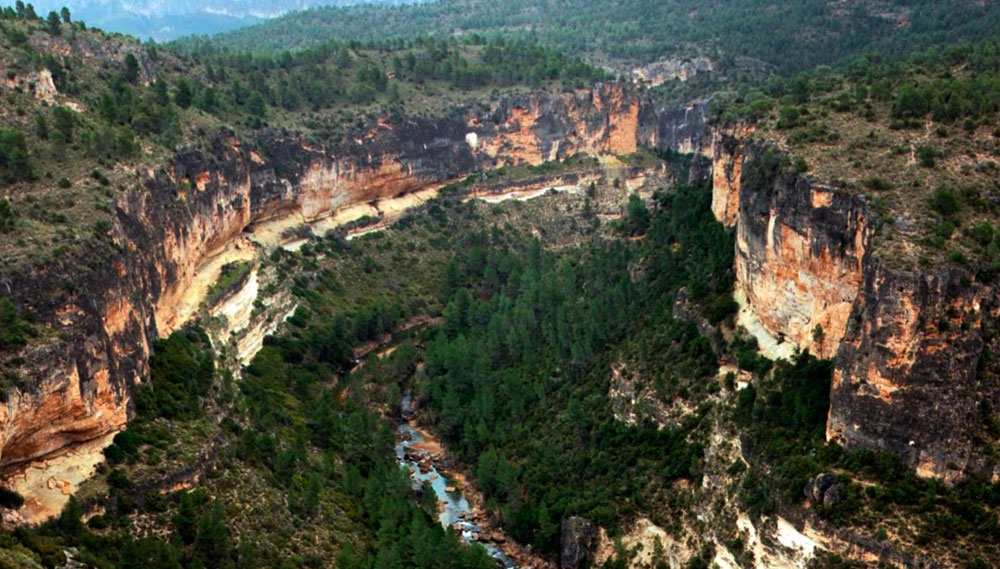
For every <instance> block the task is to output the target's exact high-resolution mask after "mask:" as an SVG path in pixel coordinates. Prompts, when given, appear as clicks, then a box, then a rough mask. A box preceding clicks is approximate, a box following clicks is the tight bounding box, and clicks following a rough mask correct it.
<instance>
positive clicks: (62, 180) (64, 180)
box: [59, 178, 73, 190]
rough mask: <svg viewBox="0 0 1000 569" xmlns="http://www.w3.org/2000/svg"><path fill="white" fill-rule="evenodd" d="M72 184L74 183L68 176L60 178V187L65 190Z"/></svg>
mask: <svg viewBox="0 0 1000 569" xmlns="http://www.w3.org/2000/svg"><path fill="white" fill-rule="evenodd" d="M72 185H73V183H72V182H70V181H69V179H67V178H59V187H60V188H62V189H64V190H65V189H66V188H69V187H71V186H72Z"/></svg>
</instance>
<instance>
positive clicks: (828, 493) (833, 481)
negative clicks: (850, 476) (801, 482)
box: [804, 472, 842, 508]
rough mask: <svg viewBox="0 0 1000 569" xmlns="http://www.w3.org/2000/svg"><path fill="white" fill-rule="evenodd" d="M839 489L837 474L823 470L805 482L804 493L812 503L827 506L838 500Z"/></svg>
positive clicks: (840, 487) (840, 489) (840, 488)
mask: <svg viewBox="0 0 1000 569" xmlns="http://www.w3.org/2000/svg"><path fill="white" fill-rule="evenodd" d="M841 491H842V486H841V484H840V481H839V479H838V478H837V475H836V474H834V473H832V472H824V473H823V474H820V475H819V476H817V477H816V478H813V479H812V480H811V481H809V482H808V483H807V484H806V487H805V490H804V493H805V495H806V498H808V499H809V501H810V502H812V503H813V504H814V505H823V507H826V508H829V507H831V506H833V505H834V504H836V503H837V502H838V501H839V499H840V494H841Z"/></svg>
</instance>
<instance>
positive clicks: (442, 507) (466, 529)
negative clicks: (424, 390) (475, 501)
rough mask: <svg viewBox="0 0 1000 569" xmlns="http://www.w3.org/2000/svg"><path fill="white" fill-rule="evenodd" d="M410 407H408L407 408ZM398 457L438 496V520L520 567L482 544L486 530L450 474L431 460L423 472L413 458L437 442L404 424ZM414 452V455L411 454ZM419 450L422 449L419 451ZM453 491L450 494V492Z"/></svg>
mask: <svg viewBox="0 0 1000 569" xmlns="http://www.w3.org/2000/svg"><path fill="white" fill-rule="evenodd" d="M407 399H409V395H407V397H406V398H404V405H406V403H407ZM406 408H407V407H406V406H404V409H406ZM396 441H397V442H396V458H397V459H398V460H399V463H400V464H401V465H402V466H404V467H405V468H406V469H407V470H408V471H409V472H410V476H411V478H413V479H414V480H416V481H419V482H420V483H421V484H422V483H423V482H429V483H430V486H431V488H433V490H434V494H435V495H436V497H437V500H438V504H439V509H438V511H439V512H440V513H439V515H438V519H439V520H440V522H441V525H443V526H444V527H446V528H447V527H454V528H455V529H456V530H459V531H461V533H462V540H463V541H465V543H467V544H472V543H478V544H480V545H482V546H483V548H484V549H486V552H487V553H489V554H490V555H491V556H492V557H493V558H494V559H496V560H497V561H499V562H500V563H502V564H503V566H504V567H506V568H507V569H514V568H516V567H517V565H516V564H515V563H514V562H513V560H511V559H510V557H508V556H507V555H506V554H505V553H504V552H503V551H501V550H500V548H499V547H497V546H496V545H495V544H493V543H489V542H485V541H480V539H479V536H480V532H482V530H483V527H482V526H481V525H480V524H478V523H475V521H473V520H475V518H476V515H475V512H474V511H473V508H472V506H471V505H470V504H469V501H468V500H466V498H465V496H463V495H462V491H461V486H462V485H461V483H460V482H458V481H455V480H452V479H450V478H449V477H448V476H447V475H446V474H443V473H441V472H438V470H437V468H436V467H435V466H434V465H433V463H431V461H429V460H425V461H422V462H423V472H422V471H421V465H420V464H419V463H418V462H417V460H415V459H413V458H412V457H413V456H415V454H416V453H415V452H414V451H417V452H420V451H422V450H423V447H424V446H426V445H433V446H437V443H436V442H434V441H428V440H427V438H426V437H425V436H424V435H423V433H421V432H420V431H419V430H417V429H415V428H413V426H412V425H410V424H409V423H402V424H400V425H399V428H398V429H397V431H396ZM407 449H410V452H407ZM418 449H419V450H418ZM449 490H450V491H449Z"/></svg>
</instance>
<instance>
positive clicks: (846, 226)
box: [712, 132, 1000, 480]
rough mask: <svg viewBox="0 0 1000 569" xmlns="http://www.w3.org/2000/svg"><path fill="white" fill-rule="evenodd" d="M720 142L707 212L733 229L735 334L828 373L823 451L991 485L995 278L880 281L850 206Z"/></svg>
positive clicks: (898, 276)
mask: <svg viewBox="0 0 1000 569" xmlns="http://www.w3.org/2000/svg"><path fill="white" fill-rule="evenodd" d="M727 136H731V134H729V133H728V132H721V133H716V135H715V137H714V138H713V140H714V141H719V140H723V141H726V140H730V142H726V143H723V144H722V145H718V144H713V152H712V159H713V163H714V165H715V169H714V171H713V179H714V187H713V209H714V211H715V215H716V217H717V218H718V219H719V220H720V221H722V222H724V223H727V224H731V223H735V225H736V237H737V239H736V255H735V261H734V262H735V268H736V275H737V285H736V287H737V290H736V296H737V298H738V299H740V300H743V301H745V303H746V311H747V313H748V314H749V315H750V318H748V319H747V320H746V321H745V320H744V319H743V318H742V313H741V323H742V324H745V325H746V326H747V328H748V329H751V332H755V333H756V335H758V336H759V339H761V340H762V342H761V344H762V345H766V344H767V342H768V341H770V342H772V344H774V345H778V346H779V347H780V346H784V347H786V348H788V349H787V350H784V351H780V350H778V351H777V352H776V353H778V354H779V355H780V354H782V353H783V354H786V355H787V354H789V353H791V352H792V351H794V348H795V347H798V348H802V349H809V351H810V352H811V353H813V354H817V355H819V356H821V357H828V358H830V357H832V358H834V359H835V372H834V384H833V390H832V393H831V408H830V414H829V420H828V424H827V436H828V438H829V439H831V440H835V441H837V442H839V443H841V444H843V445H844V446H846V447H847V448H849V449H856V448H874V449H883V450H888V451H891V452H893V453H895V454H897V455H899V456H901V457H903V458H904V459H905V460H907V461H908V462H909V463H910V464H912V465H913V466H914V467H916V468H917V471H918V473H920V474H921V475H923V476H936V477H942V478H945V479H946V480H954V479H956V478H958V477H961V476H962V475H964V474H973V473H975V474H987V475H992V476H994V477H995V476H996V473H997V467H996V459H991V458H989V457H987V456H985V455H984V454H983V452H982V449H983V448H984V447H985V444H984V443H986V442H990V443H995V442H996V441H995V438H996V437H995V436H992V435H989V434H988V433H989V428H988V426H989V425H990V424H991V421H992V420H993V417H994V415H993V413H994V410H995V409H997V408H998V405H1000V387H998V385H997V384H996V381H995V378H996V377H998V371H1000V365H998V364H997V363H996V360H995V358H993V357H992V354H994V353H998V352H997V350H1000V341H998V340H997V334H996V328H997V315H998V313H1000V303H998V301H997V298H998V296H997V293H998V285H997V282H996V279H995V277H992V276H987V275H977V274H975V273H973V272H971V271H969V270H965V269H959V268H942V269H927V270H919V271H916V272H908V271H905V270H901V269H895V268H892V267H890V266H889V265H887V264H886V263H884V262H883V261H882V260H881V259H879V258H878V257H877V256H876V255H874V254H873V253H872V252H871V241H872V239H873V237H874V234H875V231H874V227H873V225H872V223H871V221H870V216H869V213H868V207H867V204H866V202H865V200H864V198H863V197H862V196H855V195H851V194H848V193H845V192H842V191H838V190H837V189H834V188H830V187H826V186H823V185H822V184H819V183H817V182H815V181H813V180H810V179H809V178H808V177H807V176H803V175H800V174H797V173H795V172H794V171H792V170H791V168H790V167H789V166H788V165H787V164H786V165H784V166H783V165H782V160H781V159H780V154H778V153H775V152H773V151H768V150H767V147H768V145H767V144H766V143H762V142H753V141H750V142H746V143H743V144H738V143H737V142H738V141H736V140H734V139H728V138H727ZM737 161H738V162H739V163H740V165H739V166H737V165H736V162H737ZM720 166H721V167H722V168H723V170H722V172H720V171H719V168H720ZM735 172H739V176H738V178H734V173H735ZM737 180H738V183H735V182H736V181H737ZM734 200H735V202H736V204H737V205H736V208H735V215H733V211H734V209H733V207H732V204H733V201H734ZM716 206H718V207H716ZM772 347H773V346H772ZM977 448H978V449H979V450H978V451H977Z"/></svg>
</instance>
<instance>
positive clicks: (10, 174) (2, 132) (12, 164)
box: [0, 128, 35, 183]
mask: <svg viewBox="0 0 1000 569" xmlns="http://www.w3.org/2000/svg"><path fill="white" fill-rule="evenodd" d="M34 177H35V171H34V170H33V169H32V167H31V162H30V161H29V159H28V143H27V141H26V139H25V137H24V133H22V132H21V131H19V130H12V129H6V128H0V181H3V182H7V183H13V182H21V181H24V180H32V179H34Z"/></svg>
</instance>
